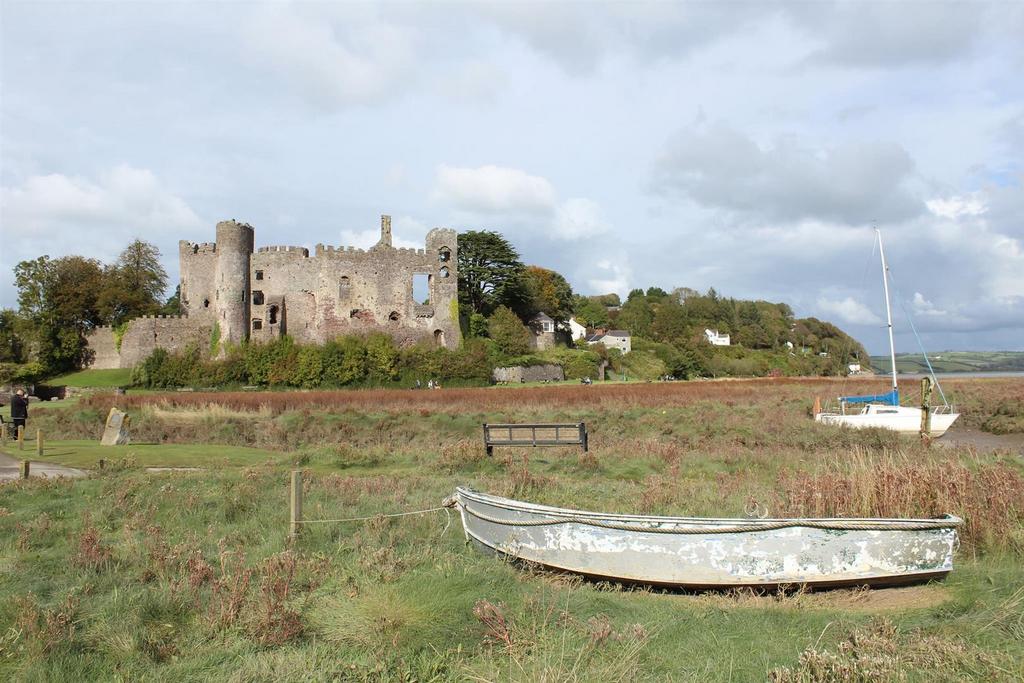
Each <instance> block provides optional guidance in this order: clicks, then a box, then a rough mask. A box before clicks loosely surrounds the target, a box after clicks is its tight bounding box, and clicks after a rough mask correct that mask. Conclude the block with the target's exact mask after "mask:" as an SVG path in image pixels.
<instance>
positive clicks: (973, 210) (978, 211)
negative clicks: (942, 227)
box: [925, 194, 988, 218]
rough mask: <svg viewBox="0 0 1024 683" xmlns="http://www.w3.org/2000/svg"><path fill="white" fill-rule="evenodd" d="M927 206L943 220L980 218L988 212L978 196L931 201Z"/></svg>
mask: <svg viewBox="0 0 1024 683" xmlns="http://www.w3.org/2000/svg"><path fill="white" fill-rule="evenodd" d="M925 205H926V206H927V207H928V210H929V211H931V212H932V213H933V214H935V215H936V216H939V217H941V218H959V217H961V216H980V215H982V214H983V213H985V212H986V211H987V210H988V207H987V206H986V205H985V202H984V200H983V199H982V198H981V197H980V196H978V195H977V194H974V195H972V196H968V197H947V198H938V199H929V200H928V201H926V202H925Z"/></svg>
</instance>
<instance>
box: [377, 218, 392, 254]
mask: <svg viewBox="0 0 1024 683" xmlns="http://www.w3.org/2000/svg"><path fill="white" fill-rule="evenodd" d="M378 244H381V245H383V246H387V247H390V246H391V216H381V217H380V242H378Z"/></svg>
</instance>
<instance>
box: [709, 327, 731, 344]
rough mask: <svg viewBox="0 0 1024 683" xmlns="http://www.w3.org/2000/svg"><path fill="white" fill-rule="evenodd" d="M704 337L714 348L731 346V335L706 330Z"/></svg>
mask: <svg viewBox="0 0 1024 683" xmlns="http://www.w3.org/2000/svg"><path fill="white" fill-rule="evenodd" d="M704 336H705V337H707V338H708V343H709V344H711V345H712V346H729V335H727V334H718V330H707V329H705V330H704Z"/></svg>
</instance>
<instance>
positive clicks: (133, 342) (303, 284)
mask: <svg viewBox="0 0 1024 683" xmlns="http://www.w3.org/2000/svg"><path fill="white" fill-rule="evenodd" d="M380 232H381V234H380V241H378V242H377V244H375V245H374V246H372V247H370V248H369V249H356V248H354V247H330V246H324V245H322V244H318V245H316V247H315V251H314V253H313V255H312V256H311V255H310V253H309V249H306V248H304V247H291V246H273V247H260V248H259V249H258V250H255V251H254V249H253V244H254V234H253V228H252V227H251V226H249V225H247V224H245V223H237V222H235V221H233V220H231V221H223V222H220V223H218V224H217V241H216V242H212V243H209V242H207V243H201V244H200V243H194V242H187V241H181V242H179V244H178V257H179V261H180V273H181V290H180V291H181V293H180V299H181V313H182V315H180V316H147V317H145V318H138V319H135V320H132V321H131V322H130V323H129V324H128V327H127V329H126V330H125V332H124V334H123V336H122V337H121V342H120V347H118V344H117V341H116V336H115V333H114V330H113V329H112V328H110V327H100V328H97V329H95V330H93V331H92V332H91V333H90V334H89V336H88V338H87V339H88V342H89V347H90V350H91V351H92V354H91V355H92V363H91V365H90V367H92V368H130V367H134V366H135V365H136V364H137V363H138V362H140V361H141V360H143V359H145V358H146V357H147V356H148V355H149V354H151V353H152V352H153V350H154V349H157V348H164V349H167V350H168V351H182V350H184V349H185V348H187V347H188V346H190V345H194V346H197V347H198V348H199V349H200V350H201V351H203V352H206V351H208V350H210V349H211V348H212V347H215V346H216V345H217V344H218V343H220V344H221V347H220V348H221V349H223V345H222V344H223V342H230V343H236V344H237V343H241V342H243V341H247V340H249V341H253V342H266V341H270V340H273V339H277V338H279V337H281V336H282V335H289V336H291V337H292V338H293V339H295V341H296V342H298V343H300V344H322V343H324V342H326V341H329V340H331V339H334V338H336V337H339V336H342V335H347V334H365V333H369V332H385V333H387V334H389V335H391V337H393V338H394V339H395V341H396V342H397V343H398V344H399V345H403V346H405V345H410V344H413V343H416V342H418V341H421V340H427V341H430V342H432V343H434V344H436V345H438V346H444V347H448V348H455V347H457V346H458V345H459V344H460V342H461V332H460V329H459V316H458V272H457V268H456V260H455V255H456V252H457V248H458V243H457V237H456V232H455V231H454V230H449V229H444V228H435V229H434V230H431V231H430V232H429V233H427V238H426V248H425V249H397V248H395V247H394V246H393V245H392V243H391V217H390V216H381V229H380ZM414 283H415V286H414ZM414 293H415V295H416V296H415V297H414Z"/></svg>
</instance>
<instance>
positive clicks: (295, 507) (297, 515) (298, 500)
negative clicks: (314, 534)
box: [288, 470, 302, 538]
mask: <svg viewBox="0 0 1024 683" xmlns="http://www.w3.org/2000/svg"><path fill="white" fill-rule="evenodd" d="M290 507H291V523H290V524H289V525H288V535H289V536H291V537H292V538H295V537H296V536H298V535H299V527H300V526H302V470H292V494H291V506H290Z"/></svg>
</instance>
